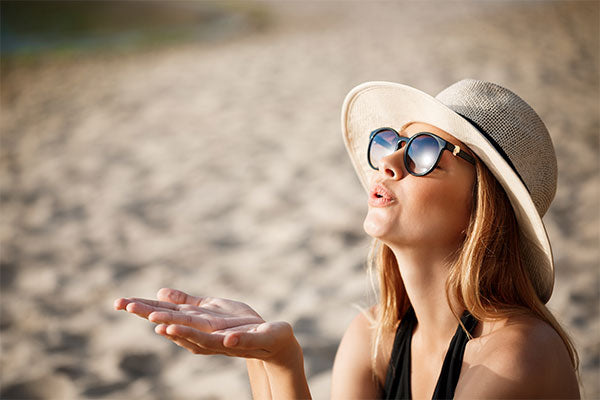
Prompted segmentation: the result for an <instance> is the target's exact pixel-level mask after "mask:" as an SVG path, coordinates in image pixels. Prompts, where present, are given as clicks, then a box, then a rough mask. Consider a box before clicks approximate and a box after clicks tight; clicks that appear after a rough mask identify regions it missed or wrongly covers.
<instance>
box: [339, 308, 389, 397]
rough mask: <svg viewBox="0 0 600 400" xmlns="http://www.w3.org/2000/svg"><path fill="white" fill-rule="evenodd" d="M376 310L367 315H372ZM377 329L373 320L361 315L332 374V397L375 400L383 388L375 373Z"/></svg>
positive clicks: (342, 345) (341, 348)
mask: <svg viewBox="0 0 600 400" xmlns="http://www.w3.org/2000/svg"><path fill="white" fill-rule="evenodd" d="M372 311H373V309H370V310H368V311H366V312H368V313H370V314H372ZM373 337H374V330H373V328H372V324H371V322H370V320H369V317H367V315H365V313H363V312H361V313H359V314H358V315H357V316H356V317H355V318H354V319H353V320H352V322H351V323H350V325H349V326H348V329H346V332H345V333H344V337H343V338H342V341H341V343H340V346H339V348H338V351H337V354H336V356H335V362H334V365H333V372H332V384H331V398H332V399H353V398H357V399H358V398H375V397H377V396H378V395H379V391H380V389H379V385H378V382H377V379H376V377H375V375H374V373H373V368H372V362H371V354H372V351H371V347H372V341H373Z"/></svg>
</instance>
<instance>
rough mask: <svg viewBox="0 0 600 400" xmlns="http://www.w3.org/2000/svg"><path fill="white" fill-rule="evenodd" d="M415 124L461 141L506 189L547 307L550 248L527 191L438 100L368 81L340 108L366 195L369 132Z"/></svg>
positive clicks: (550, 282)
mask: <svg viewBox="0 0 600 400" xmlns="http://www.w3.org/2000/svg"><path fill="white" fill-rule="evenodd" d="M413 121H418V122H426V123H428V124H431V125H434V126H436V127H438V128H440V129H442V130H443V131H445V132H448V133H449V134H451V135H452V136H454V137H455V138H457V139H458V140H460V141H461V142H463V143H464V144H465V145H467V146H468V147H469V149H470V150H471V151H473V152H474V153H475V154H476V155H477V156H478V157H479V158H480V159H481V161H482V162H483V163H484V164H485V165H486V166H487V167H488V168H489V170H490V171H491V172H492V174H493V175H494V176H495V177H496V179H497V180H498V182H499V183H500V184H501V185H502V187H503V188H504V190H505V191H506V194H507V195H508V198H509V199H510V202H511V204H512V206H513V210H514V212H515V216H516V218H517V221H518V224H519V229H520V231H521V235H522V237H521V238H520V240H521V252H522V257H523V259H524V263H525V266H526V268H527V269H528V270H529V275H530V279H531V281H532V284H533V286H534V287H535V289H536V292H537V294H538V296H539V297H540V300H542V302H544V303H546V302H547V301H548V299H549V298H550V296H551V294H552V288H553V286H554V262H553V257H552V248H551V246H550V241H549V239H548V234H547V233H546V229H545V227H544V224H543V222H542V219H541V217H540V215H539V213H538V212H537V209H536V207H535V204H534V203H533V200H532V198H531V196H530V194H529V192H528V190H527V188H526V187H525V185H524V184H523V182H522V181H521V179H520V178H519V177H518V175H517V174H516V173H515V172H514V171H513V169H512V168H511V167H510V165H509V164H508V163H507V162H506V161H505V160H504V158H502V155H500V153H498V151H497V150H496V149H495V148H494V146H493V145H492V144H491V143H490V142H489V141H488V140H487V139H486V138H485V137H484V136H483V135H482V134H481V133H480V132H479V131H478V130H477V128H475V127H474V126H473V125H472V124H471V123H469V122H468V121H467V120H466V119H464V118H463V117H461V116H460V115H459V114H457V113H456V112H454V111H453V110H451V109H450V108H448V107H447V106H445V105H444V104H443V103H441V102H440V101H439V100H437V99H435V98H434V97H432V96H430V95H428V94H427V93H424V92H421V91H419V90H417V89H415V88H412V87H410V86H406V85H402V84H398V83H392V82H366V83H363V84H361V85H359V86H357V87H355V88H354V89H352V90H351V91H350V92H349V93H348V95H347V96H346V99H345V100H344V104H343V106H342V133H343V135H344V143H345V145H346V149H347V150H348V153H349V155H350V159H351V161H352V164H353V166H354V168H355V170H356V173H357V175H358V177H359V179H360V182H361V184H362V185H363V187H364V188H365V190H367V191H368V187H369V180H370V177H371V176H372V175H373V174H374V173H375V172H376V171H375V170H373V169H372V168H371V167H370V166H369V164H368V161H367V147H368V141H369V134H370V133H371V132H372V131H373V130H375V129H377V128H380V127H384V126H389V127H393V128H394V127H395V128H400V127H402V126H403V125H404V124H406V123H408V122H413Z"/></svg>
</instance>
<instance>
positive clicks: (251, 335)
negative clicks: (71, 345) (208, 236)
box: [115, 289, 293, 359]
mask: <svg viewBox="0 0 600 400" xmlns="http://www.w3.org/2000/svg"><path fill="white" fill-rule="evenodd" d="M157 298H158V300H150V299H141V298H122V299H118V300H116V301H115V309H117V310H126V311H127V312H130V313H132V314H136V315H138V316H140V317H142V318H145V319H148V320H149V321H151V322H154V323H157V324H159V325H158V326H157V327H156V328H155V331H156V333H158V334H160V335H162V336H164V337H166V338H168V339H170V340H172V341H173V342H175V343H177V344H178V345H180V346H182V347H184V348H186V349H188V350H190V351H191V352H193V353H195V354H225V355H230V356H236V357H248V358H259V359H269V358H272V357H274V356H275V355H277V354H279V353H280V352H281V351H282V350H283V344H285V343H286V342H287V341H288V340H290V339H291V338H293V332H292V328H291V326H290V325H289V324H288V323H286V322H265V321H264V320H263V319H262V318H261V317H260V315H258V313H256V311H254V310H253V309H252V308H251V307H249V306H248V305H246V304H244V303H241V302H238V301H234V300H228V299H222V298H213V297H196V296H190V295H188V294H186V293H184V292H181V291H179V290H174V289H161V290H159V292H158V294H157Z"/></svg>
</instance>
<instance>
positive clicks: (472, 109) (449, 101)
mask: <svg viewBox="0 0 600 400" xmlns="http://www.w3.org/2000/svg"><path fill="white" fill-rule="evenodd" d="M436 99H437V100H439V101H440V102H442V103H443V104H444V105H446V106H447V107H449V108H450V109H452V110H453V111H454V112H456V113H458V114H460V115H461V116H463V117H466V119H468V120H470V122H472V123H474V125H476V127H477V128H479V130H480V131H483V133H484V135H485V136H486V137H487V139H488V140H489V141H490V142H492V145H494V146H495V147H496V148H497V149H498V150H499V151H500V152H504V156H505V157H508V160H507V161H509V164H512V167H513V168H514V169H515V172H516V173H517V174H518V175H519V176H520V177H521V179H522V180H523V183H524V184H525V186H526V187H527V189H528V190H529V193H530V195H531V198H532V200H533V202H534V204H535V207H536V209H537V211H538V213H539V214H540V216H543V215H544V214H545V213H546V211H547V210H548V207H550V203H551V202H552V199H554V195H555V193H556V181H557V165H556V155H555V152H554V146H553V145H552V140H551V139H550V134H549V133H548V130H547V129H546V126H545V125H544V123H543V122H542V120H541V119H540V117H539V116H538V115H537V113H536V112H535V111H534V110H533V109H532V108H531V107H530V106H529V104H527V103H526V102H525V101H524V100H522V99H521V98H520V97H519V96H517V95H516V94H514V93H513V92H511V91H510V90H508V89H506V88H503V87H502V86H499V85H496V84H493V83H490V82H484V81H479V80H475V79H465V80H462V81H459V82H456V83H455V84H453V85H451V86H449V87H448V88H446V89H444V90H443V91H441V92H440V93H439V94H438V95H437V96H436ZM493 142H495V143H493Z"/></svg>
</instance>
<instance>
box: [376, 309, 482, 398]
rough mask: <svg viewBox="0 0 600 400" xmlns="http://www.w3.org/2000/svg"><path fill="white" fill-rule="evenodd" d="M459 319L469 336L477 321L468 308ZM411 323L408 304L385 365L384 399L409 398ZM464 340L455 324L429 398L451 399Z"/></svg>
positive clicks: (414, 320)
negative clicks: (386, 368) (387, 364)
mask: <svg viewBox="0 0 600 400" xmlns="http://www.w3.org/2000/svg"><path fill="white" fill-rule="evenodd" d="M460 320H461V322H462V323H463V325H464V326H465V328H466V329H467V331H469V333H470V334H471V335H472V334H473V330H474V329H475V326H477V320H476V319H475V318H474V317H473V316H472V315H471V314H470V313H469V312H468V311H465V312H464V314H463V315H462V317H461V319H460ZM415 322H416V318H415V312H414V310H413V309H412V307H411V308H409V309H408V311H407V312H406V314H405V315H404V317H403V318H402V322H401V323H400V325H399V326H398V329H397V330H396V337H395V339H394V346H393V348H392V355H391V358H390V365H389V366H388V371H387V376H386V378H385V386H384V389H383V398H384V399H410V398H411V397H412V393H411V387H410V357H411V356H410V341H411V338H412V333H413V330H414V327H415ZM468 341H469V337H468V336H467V335H466V333H465V331H464V330H463V329H462V327H461V326H460V324H459V325H458V327H457V328H456V333H455V334H454V337H452V341H451V342H450V346H449V347H448V351H447V352H446V357H445V358H444V364H443V365H442V371H441V372H440V376H439V378H438V381H437V384H436V385H435V390H434V391H433V397H432V398H433V399H452V398H454V389H455V388H456V384H457V383H458V377H459V375H460V369H461V367H462V360H463V354H464V352H465V346H466V345H467V342H468Z"/></svg>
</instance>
